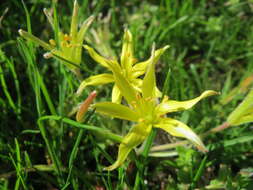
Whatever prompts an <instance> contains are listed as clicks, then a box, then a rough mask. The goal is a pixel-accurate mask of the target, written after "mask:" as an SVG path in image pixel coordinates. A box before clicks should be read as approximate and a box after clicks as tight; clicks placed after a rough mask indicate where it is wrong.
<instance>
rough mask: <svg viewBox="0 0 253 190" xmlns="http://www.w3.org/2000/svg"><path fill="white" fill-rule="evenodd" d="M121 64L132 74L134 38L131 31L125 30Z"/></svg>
mask: <svg viewBox="0 0 253 190" xmlns="http://www.w3.org/2000/svg"><path fill="white" fill-rule="evenodd" d="M120 63H121V66H122V68H124V69H126V71H127V72H131V68H132V64H133V37H132V34H131V32H130V31H129V30H125V33H124V37H123V46H122V52H121V58H120Z"/></svg>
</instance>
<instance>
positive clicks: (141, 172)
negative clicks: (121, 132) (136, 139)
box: [134, 128, 157, 189]
mask: <svg viewBox="0 0 253 190" xmlns="http://www.w3.org/2000/svg"><path fill="white" fill-rule="evenodd" d="M156 134H157V130H156V129H155V128H152V130H151V133H150V134H149V136H148V138H147V141H146V144H145V146H144V149H143V152H142V153H141V155H142V157H143V161H142V162H140V163H139V170H138V172H137V174H136V178H135V184H134V189H140V188H139V186H140V184H143V181H142V179H143V177H144V169H145V163H146V159H147V157H148V154H149V151H150V148H151V146H152V143H153V141H154V139H155V136H156Z"/></svg>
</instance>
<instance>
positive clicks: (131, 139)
mask: <svg viewBox="0 0 253 190" xmlns="http://www.w3.org/2000/svg"><path fill="white" fill-rule="evenodd" d="M151 128H152V126H151V125H150V126H143V124H139V125H136V126H134V127H133V128H132V129H131V130H130V132H129V133H128V134H127V135H126V136H125V137H124V138H123V141H122V143H121V144H120V146H119V152H118V158H117V160H116V162H114V164H112V165H111V166H109V167H106V168H104V169H105V170H109V171H110V170H114V169H116V168H117V167H119V166H120V165H122V164H123V162H124V161H125V160H126V158H127V156H128V154H129V153H130V152H131V150H132V149H133V148H135V147H136V146H138V145H139V144H140V143H142V142H143V141H144V140H145V138H147V136H148V134H149V133H150V131H151Z"/></svg>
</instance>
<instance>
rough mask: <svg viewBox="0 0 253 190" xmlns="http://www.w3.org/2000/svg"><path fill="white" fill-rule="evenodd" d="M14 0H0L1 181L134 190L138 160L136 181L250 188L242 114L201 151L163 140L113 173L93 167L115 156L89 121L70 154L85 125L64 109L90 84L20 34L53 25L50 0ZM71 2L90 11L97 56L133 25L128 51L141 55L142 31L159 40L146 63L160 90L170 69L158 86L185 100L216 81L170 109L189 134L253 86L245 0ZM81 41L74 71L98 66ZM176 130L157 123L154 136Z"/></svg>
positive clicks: (250, 147) (113, 124)
mask: <svg viewBox="0 0 253 190" xmlns="http://www.w3.org/2000/svg"><path fill="white" fill-rule="evenodd" d="M24 3H25V5H26V8H27V13H26V11H25V8H24V5H23V4H22V1H16V0H9V1H5V2H2V3H1V5H0V36H1V38H0V74H1V75H0V82H1V83H0V110H1V114H0V163H1V164H0V189H64V188H65V189H124V188H129V189H133V188H137V187H136V186H135V176H136V173H137V171H138V167H137V166H138V163H139V162H142V161H145V168H144V173H143V175H142V176H141V183H140V184H141V185H140V186H141V187H139V189H168V190H170V189H196V188H198V189H229V190H230V189H249V190H250V189H253V182H252V181H253V178H252V176H253V167H252V166H253V142H252V140H253V132H252V125H251V124H244V125H240V126H235V127H231V128H228V129H226V130H223V131H221V132H219V133H215V134H212V135H208V136H206V137H205V139H204V143H205V144H206V145H207V147H208V148H209V150H210V151H209V152H208V153H207V154H205V155H204V154H202V153H200V152H198V151H197V150H195V149H189V148H188V147H184V146H178V147H176V148H174V149H173V151H172V152H173V153H176V155H174V156H171V155H170V154H169V153H171V152H170V151H171V150H170V151H169V152H168V150H166V151H165V152H164V153H167V154H166V155H163V157H149V158H148V159H143V158H141V156H140V157H137V159H136V160H135V161H134V159H130V160H129V162H128V164H129V165H127V164H126V165H125V167H123V168H120V169H118V170H115V171H113V172H106V171H103V170H102V169H103V167H104V166H107V165H109V163H110V162H111V161H113V160H115V158H116V154H117V148H118V147H117V144H115V143H113V142H112V141H109V140H108V139H107V138H106V135H103V133H101V131H99V130H98V131H96V132H94V131H93V132H91V131H89V130H83V136H82V139H80V145H79V147H78V150H79V151H78V152H77V154H76V155H75V156H74V157H72V156H73V154H71V152H73V150H74V151H75V150H77V147H76V148H75V149H73V147H74V144H75V143H76V142H77V140H76V139H77V135H78V133H79V131H80V130H82V129H81V128H82V127H84V125H81V124H78V123H77V122H75V121H74V120H75V118H74V115H73V114H71V112H72V111H73V109H74V108H75V107H76V106H77V105H78V103H80V102H81V101H83V100H84V99H85V98H86V97H87V94H89V93H90V92H91V91H92V90H94V88H93V87H89V88H87V89H86V90H85V92H84V93H83V95H82V96H81V97H79V98H76V97H75V96H74V93H75V91H76V89H77V88H78V85H79V84H80V81H78V79H76V77H75V76H74V75H73V74H72V73H71V72H70V71H69V70H68V69H67V68H66V67H65V66H64V65H61V64H59V62H58V61H57V60H54V59H44V58H43V56H42V55H43V53H44V50H43V49H42V48H37V47H35V46H34V45H33V44H31V43H27V42H26V41H24V40H23V39H21V38H20V37H19V35H18V29H20V28H22V29H25V30H27V28H28V29H29V27H30V26H29V25H31V29H32V33H33V34H34V35H36V36H38V37H40V38H41V39H45V40H48V39H50V38H53V36H54V33H53V31H52V30H51V28H50V25H49V23H48V22H47V19H46V16H45V15H44V14H43V8H44V7H46V8H49V9H50V8H52V7H53V3H52V2H51V1H49V0H44V1H41V0H28V1H25V2H24ZM79 5H80V15H79V17H80V20H81V21H82V20H84V19H86V18H87V17H88V16H90V15H95V16H96V20H95V21H94V23H93V24H92V26H91V30H89V32H88V34H87V35H86V42H85V43H88V44H90V45H91V46H93V47H95V48H96V49H97V51H99V52H100V53H101V54H103V55H104V56H107V57H118V56H119V53H120V52H121V42H122V36H123V32H124V28H125V27H128V28H129V29H130V31H131V32H132V33H133V37H134V41H135V56H136V58H137V59H138V60H145V59H147V58H148V56H149V55H150V51H151V47H152V43H153V42H155V43H156V47H157V48H160V47H163V46H165V45H167V44H169V45H170V49H169V50H167V52H166V53H165V54H164V55H163V56H162V58H161V59H160V62H159V63H158V64H157V67H156V69H157V80H158V86H159V87H160V89H162V87H163V85H164V81H165V78H166V75H167V73H168V72H169V75H170V78H169V79H170V80H169V83H168V86H167V87H168V89H169V91H168V96H169V97H171V98H173V99H176V100H186V99H189V98H193V97H195V96H197V95H198V94H200V92H202V91H204V90H206V89H213V90H216V91H219V92H221V94H220V95H219V96H217V97H212V98H208V99H206V100H204V101H202V102H201V103H199V104H198V105H197V106H195V107H194V108H193V109H191V110H190V111H184V112H182V113H177V114H174V115H173V116H174V117H176V118H177V119H178V120H181V121H183V122H185V123H187V124H188V125H189V126H191V127H192V128H194V131H195V132H196V133H198V134H203V133H205V132H206V131H208V130H210V129H212V128H214V127H217V126H219V125H221V124H222V123H224V122H225V121H226V119H227V117H228V115H229V113H231V112H232V111H233V110H234V109H235V108H236V106H237V105H238V104H239V103H240V102H241V100H242V99H243V98H244V97H245V95H246V93H247V92H248V90H249V89H250V88H252V83H253V17H252V15H253V2H252V1H250V0H241V1H240V0H227V1H225V0H219V1H218V0H200V1H192V0H184V1H180V0H178V1H170V0H161V1H151V0H149V1H138V0H133V1H123V0H118V1H116V0H110V1H109V0H108V1H98V0H93V1H87V0H82V1H81V0H80V1H79ZM55 6H56V10H57V14H58V18H59V23H60V26H61V28H62V29H64V30H65V31H68V30H69V28H68V27H69V23H70V19H71V14H72V7H73V2H72V1H59V2H58V3H56V4H55ZM29 18H30V19H29ZM83 52H84V53H83V61H82V64H81V66H82V67H83V68H85V70H84V71H82V75H83V78H86V77H88V76H90V74H91V73H94V74H96V73H101V71H102V69H103V68H102V67H100V66H99V65H98V64H96V63H95V62H94V61H93V60H92V59H91V58H90V57H89V56H88V54H87V53H86V52H85V51H83ZM87 70H88V71H87ZM111 87H112V86H111V85H108V86H106V87H105V86H101V87H98V88H96V90H97V91H98V97H97V99H98V100H99V101H102V100H109V99H110V95H111V94H110V93H111ZM46 115H54V116H50V119H48V118H47V117H46V118H45V117H44V116H46ZM62 118H64V119H62ZM67 118H68V119H67ZM89 124H90V125H94V126H98V127H99V128H102V129H110V130H111V131H113V132H116V133H118V134H125V133H126V131H127V130H128V128H129V123H126V122H122V121H119V120H112V119H111V118H108V117H104V116H101V115H98V114H92V115H91V117H90V119H89ZM179 140H180V139H174V138H172V137H168V136H167V135H166V134H164V133H162V132H159V133H158V135H157V136H156V139H155V142H154V145H161V144H167V143H175V142H177V141H179ZM71 155H72V156H71ZM160 156H161V155H160ZM52 163H57V164H56V166H57V167H56V168H55V167H54V166H53V165H52Z"/></svg>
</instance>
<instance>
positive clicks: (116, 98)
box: [112, 84, 122, 104]
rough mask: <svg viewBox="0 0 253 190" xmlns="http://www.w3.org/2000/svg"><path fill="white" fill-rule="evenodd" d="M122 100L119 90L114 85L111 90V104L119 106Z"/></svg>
mask: <svg viewBox="0 0 253 190" xmlns="http://www.w3.org/2000/svg"><path fill="white" fill-rule="evenodd" d="M121 99H122V95H121V93H120V90H119V88H118V87H117V85H116V84H114V86H113V89H112V102H113V103H117V104H120V103H121Z"/></svg>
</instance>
